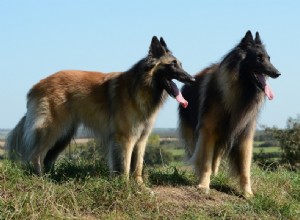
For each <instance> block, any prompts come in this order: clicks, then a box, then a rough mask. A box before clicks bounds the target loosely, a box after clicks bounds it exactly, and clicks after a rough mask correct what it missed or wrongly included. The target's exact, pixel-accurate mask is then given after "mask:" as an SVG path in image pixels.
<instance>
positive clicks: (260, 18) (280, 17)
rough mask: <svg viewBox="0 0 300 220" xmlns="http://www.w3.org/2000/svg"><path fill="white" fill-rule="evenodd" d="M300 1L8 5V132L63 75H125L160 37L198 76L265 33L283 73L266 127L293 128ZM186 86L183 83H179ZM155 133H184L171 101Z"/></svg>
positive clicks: (4, 48) (297, 105) (1, 119)
mask: <svg viewBox="0 0 300 220" xmlns="http://www.w3.org/2000/svg"><path fill="white" fill-rule="evenodd" d="M299 10H300V2H299V1H292V0H286V1H279V0H264V1H258V0H253V1H238V0H236V1H233V0H229V1H216V0H212V1H205V2H204V1H203V2H202V1H197V0H194V1H188V0H187V1H176V0H175V1H167V0H166V1H161V0H160V1H159V0H152V1H138V0H132V1H115V0H107V1H91V0H90V1H79V0H72V1H61V0H60V1H58V0H52V1H38V0H36V1H32V0H26V1H23V0H19V1H13V0H12V1H1V2H0V27H1V30H0V100H1V107H0V128H13V127H14V126H15V125H16V123H17V122H18V121H19V119H20V118H21V117H22V116H23V115H24V113H25V112H26V94H27V92H28V90H29V89H30V88H31V86H32V85H33V84H35V83H36V82H38V81H39V80H40V79H42V78H44V77H46V76H48V75H50V74H52V73H54V72H56V71H58V70H61V69H80V70H96V71H102V72H112V71H125V70H127V69H129V68H130V67H131V66H132V65H133V64H135V63H136V62H137V61H138V60H140V59H141V58H142V57H144V56H145V55H146V54H147V52H148V48H149V44H150V41H151V38H152V36H153V35H157V36H163V37H164V39H165V41H166V42H167V44H168V46H169V48H170V49H171V50H172V51H173V54H174V55H175V56H176V57H177V58H178V59H180V60H181V61H182V63H183V67H184V68H185V70H186V71H188V72H189V73H190V74H195V73H197V72H198V71H200V70H201V69H203V68H205V67H206V66H208V65H210V64H211V63H214V62H218V61H220V60H221V58H222V57H223V56H224V55H225V54H226V53H227V52H228V51H230V50H231V49H232V48H233V47H234V46H235V45H236V44H237V43H238V42H239V41H240V39H241V38H242V37H243V36H244V34H245V33H246V31H247V30H251V31H252V32H255V31H259V32H260V36H261V38H262V40H263V42H264V43H265V45H266V48H267V51H268V53H269V54H270V56H271V61H272V62H273V64H274V65H275V66H276V67H277V69H278V70H279V71H280V72H281V73H282V75H281V77H280V78H278V79H276V80H273V79H270V80H269V84H270V86H271V88H272V90H273V92H274V93H275V99H274V100H272V101H266V103H265V105H264V107H263V109H262V111H261V114H260V117H259V121H258V124H259V125H267V126H274V125H275V126H277V127H285V124H286V120H287V118H288V117H290V116H291V117H296V115H297V114H299V113H300V101H299V100H300V99H299V98H297V97H298V95H299V94H300V93H299V92H298V91H297V89H298V87H300V86H299V82H300V74H299V70H298V69H297V68H298V67H297V65H298V64H299V62H300V56H299V51H300V42H299V41H300V13H299ZM178 85H179V86H181V84H178ZM155 127H177V102H176V101H175V100H174V99H172V98H169V99H168V101H167V102H166V103H165V105H164V107H163V108H162V109H161V111H160V114H159V116H158V118H157V121H156V124H155Z"/></svg>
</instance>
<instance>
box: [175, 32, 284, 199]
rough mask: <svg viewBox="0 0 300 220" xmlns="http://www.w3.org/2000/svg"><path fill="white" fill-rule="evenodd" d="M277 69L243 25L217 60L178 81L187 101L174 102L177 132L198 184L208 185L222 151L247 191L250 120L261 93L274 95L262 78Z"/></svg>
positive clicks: (275, 73) (252, 130) (252, 127)
mask: <svg viewBox="0 0 300 220" xmlns="http://www.w3.org/2000/svg"><path fill="white" fill-rule="evenodd" d="M279 75H280V73H279V72H278V70H277V69H276V68H275V67H274V66H273V65H272V63H271V62H270V57H269V55H268V53H267V51H266V49H265V47H264V45H263V44H262V41H261V39H260V36H259V33H258V32H256V36H255V39H253V36H252V33H251V32H250V31H248V32H247V33H246V35H245V36H244V37H243V38H242V40H241V41H240V42H239V44H238V45H237V46H236V47H234V48H233V49H232V50H231V51H230V52H229V53H228V54H227V55H225V57H224V59H223V60H222V61H221V62H220V63H217V64H213V65H211V66H210V67H208V68H206V69H204V70H203V71H201V72H200V73H198V74H196V75H195V79H196V83H194V84H191V85H184V86H183V88H182V95H183V96H184V97H185V99H186V100H187V101H188V102H189V106H188V108H186V109H185V108H182V107H180V106H179V133H180V135H181V137H182V140H183V143H184V146H185V149H186V152H187V155H188V157H189V158H190V160H189V162H191V163H192V164H193V165H194V168H195V172H196V173H197V174H198V175H199V185H198V187H199V188H200V189H201V190H203V191H205V192H208V191H209V185H210V176H211V174H212V173H213V174H217V172H218V169H219V164H220V161H221V158H222V156H224V155H226V156H228V157H229V161H230V163H229V164H231V167H232V168H233V169H232V171H235V172H234V173H235V174H237V175H238V176H239V179H240V186H241V189H242V191H243V194H244V195H245V196H252V195H253V192H252V188H251V182H250V166H251V160H252V145H253V136H254V133H255V129H256V120H257V116H258V114H259V111H260V109H261V107H262V104H263V103H264V100H265V96H266V97H267V98H268V99H270V100H271V99H273V98H274V93H273V92H272V90H271V88H270V86H269V85H268V84H267V81H266V80H267V78H268V77H271V78H277V77H278V76H279Z"/></svg>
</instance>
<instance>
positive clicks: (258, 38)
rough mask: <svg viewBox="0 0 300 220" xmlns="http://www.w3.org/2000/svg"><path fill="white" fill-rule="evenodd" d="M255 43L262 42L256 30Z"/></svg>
mask: <svg viewBox="0 0 300 220" xmlns="http://www.w3.org/2000/svg"><path fill="white" fill-rule="evenodd" d="M255 43H256V44H262V42H261V39H260V36H259V33H258V32H256V34H255Z"/></svg>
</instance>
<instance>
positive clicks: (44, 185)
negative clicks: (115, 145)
mask: <svg viewBox="0 0 300 220" xmlns="http://www.w3.org/2000/svg"><path fill="white" fill-rule="evenodd" d="M222 170H223V169H222ZM252 171H253V178H252V180H253V189H254V192H255V197H253V198H252V199H249V200H246V199H244V198H242V197H241V196H240V193H239V190H238V187H237V184H236V182H235V181H234V179H232V178H230V177H228V175H227V173H226V172H221V173H220V174H219V175H217V176H216V177H214V178H212V183H211V185H212V189H211V192H210V193H209V194H203V193H201V192H199V191H198V190H197V189H196V187H194V186H195V184H196V183H197V178H196V177H195V175H194V174H193V173H192V172H191V171H189V170H188V169H182V168H180V167H174V166H171V167H159V168H147V169H146V170H145V176H146V178H145V179H146V184H147V185H148V186H150V187H151V189H152V190H153V192H154V195H153V193H150V192H149V190H145V189H143V188H140V187H139V186H137V185H136V184H135V183H134V182H133V181H132V182H130V183H129V184H127V183H125V182H124V181H123V179H122V178H121V177H115V178H110V177H109V174H108V173H109V172H108V170H107V167H106V166H104V165H102V163H95V162H89V161H84V160H73V161H70V160H60V161H59V163H58V164H57V166H56V169H55V170H54V172H52V173H51V174H49V175H47V176H44V177H37V176H35V175H32V174H29V173H28V172H26V171H24V170H22V169H20V168H19V167H17V166H16V165H15V164H13V163H11V162H9V161H5V160H4V161H2V166H0V219H300V175H299V171H298V172H290V171H287V170H284V169H278V170H276V171H274V172H270V171H265V170H261V169H259V168H258V167H257V166H254V168H253V170H252Z"/></svg>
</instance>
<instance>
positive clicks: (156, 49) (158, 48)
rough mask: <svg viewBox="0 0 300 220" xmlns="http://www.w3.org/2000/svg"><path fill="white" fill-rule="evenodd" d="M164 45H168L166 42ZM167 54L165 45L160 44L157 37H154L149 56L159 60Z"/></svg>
mask: <svg viewBox="0 0 300 220" xmlns="http://www.w3.org/2000/svg"><path fill="white" fill-rule="evenodd" d="M164 44H166V43H165V42H164ZM165 53H166V50H165V49H164V47H163V45H162V44H161V43H160V42H159V40H158V38H157V37H156V36H153V38H152V41H151V45H150V49H149V55H150V56H152V57H155V58H158V57H161V56H162V55H164V54H165Z"/></svg>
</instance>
